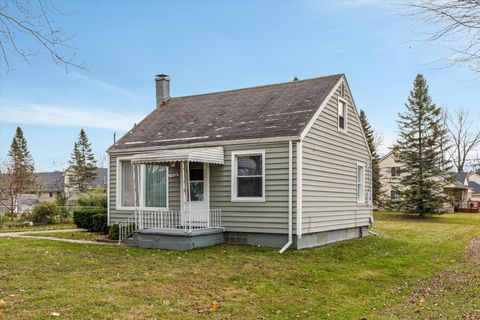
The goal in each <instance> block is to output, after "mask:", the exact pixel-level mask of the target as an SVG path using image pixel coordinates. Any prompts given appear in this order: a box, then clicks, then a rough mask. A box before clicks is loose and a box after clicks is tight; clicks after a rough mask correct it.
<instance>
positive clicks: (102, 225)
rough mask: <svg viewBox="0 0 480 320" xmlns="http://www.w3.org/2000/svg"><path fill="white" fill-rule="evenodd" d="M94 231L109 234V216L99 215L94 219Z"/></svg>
mask: <svg viewBox="0 0 480 320" xmlns="http://www.w3.org/2000/svg"><path fill="white" fill-rule="evenodd" d="M92 231H95V232H101V233H104V234H107V233H108V225H107V214H106V213H98V214H96V215H94V216H93V217H92Z"/></svg>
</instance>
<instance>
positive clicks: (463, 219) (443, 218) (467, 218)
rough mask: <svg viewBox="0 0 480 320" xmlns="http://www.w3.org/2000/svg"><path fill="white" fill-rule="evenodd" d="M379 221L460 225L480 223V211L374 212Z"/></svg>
mask: <svg viewBox="0 0 480 320" xmlns="http://www.w3.org/2000/svg"><path fill="white" fill-rule="evenodd" d="M374 218H375V220H377V221H405V222H408V221H412V222H420V223H422V222H424V223H445V224H460V225H480V213H463V212H456V213H445V214H431V215H425V216H419V215H416V214H413V213H405V212H381V211H377V212H375V213H374Z"/></svg>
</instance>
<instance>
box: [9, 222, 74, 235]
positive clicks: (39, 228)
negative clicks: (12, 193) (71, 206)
mask: <svg viewBox="0 0 480 320" xmlns="http://www.w3.org/2000/svg"><path fill="white" fill-rule="evenodd" d="M76 228H77V226H76V225H74V224H73V223H56V224H47V225H38V226H21V227H17V226H15V227H4V228H0V233H1V232H23V231H46V230H61V229H76Z"/></svg>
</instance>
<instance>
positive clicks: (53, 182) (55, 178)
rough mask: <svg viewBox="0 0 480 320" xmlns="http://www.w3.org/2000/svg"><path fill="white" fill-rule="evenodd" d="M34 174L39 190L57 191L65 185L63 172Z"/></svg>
mask: <svg viewBox="0 0 480 320" xmlns="http://www.w3.org/2000/svg"><path fill="white" fill-rule="evenodd" d="M35 175H36V176H37V178H38V184H39V187H38V190H39V191H45V192H59V191H61V190H63V188H64V186H65V173H64V172H60V171H56V172H37V173H35Z"/></svg>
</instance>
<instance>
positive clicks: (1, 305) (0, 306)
mask: <svg viewBox="0 0 480 320" xmlns="http://www.w3.org/2000/svg"><path fill="white" fill-rule="evenodd" d="M5 305H6V303H5V300H3V299H0V308H2V307H4V306H5Z"/></svg>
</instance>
